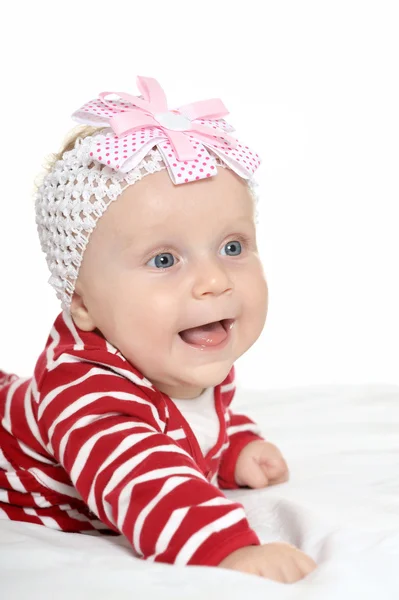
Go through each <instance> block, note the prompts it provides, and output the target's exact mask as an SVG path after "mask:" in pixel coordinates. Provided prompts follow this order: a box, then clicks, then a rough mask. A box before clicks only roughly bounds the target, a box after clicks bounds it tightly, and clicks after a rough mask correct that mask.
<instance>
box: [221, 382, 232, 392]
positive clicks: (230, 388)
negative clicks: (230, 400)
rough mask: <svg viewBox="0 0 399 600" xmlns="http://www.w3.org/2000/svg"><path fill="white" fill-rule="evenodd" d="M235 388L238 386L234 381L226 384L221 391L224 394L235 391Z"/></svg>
mask: <svg viewBox="0 0 399 600" xmlns="http://www.w3.org/2000/svg"><path fill="white" fill-rule="evenodd" d="M235 387H236V384H235V382H234V381H232V382H231V383H226V384H225V385H222V386H220V391H221V392H222V394H224V393H225V392H231V390H234V389H235Z"/></svg>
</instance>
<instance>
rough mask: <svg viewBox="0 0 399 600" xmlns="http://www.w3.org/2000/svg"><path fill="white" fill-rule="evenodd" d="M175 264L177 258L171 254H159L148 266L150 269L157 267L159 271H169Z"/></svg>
mask: <svg viewBox="0 0 399 600" xmlns="http://www.w3.org/2000/svg"><path fill="white" fill-rule="evenodd" d="M152 261H154V263H155V264H154V263H153V264H151V262H152ZM174 264H175V258H174V256H173V254H171V253H170V252H162V253H161V254H157V255H156V256H154V257H153V258H151V260H149V261H148V263H147V265H149V266H150V267H157V268H158V269H167V268H168V267H173V265H174Z"/></svg>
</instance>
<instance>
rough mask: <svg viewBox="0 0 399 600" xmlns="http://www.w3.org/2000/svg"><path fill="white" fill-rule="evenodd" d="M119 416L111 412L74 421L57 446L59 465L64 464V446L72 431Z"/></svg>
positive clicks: (86, 416)
mask: <svg viewBox="0 0 399 600" xmlns="http://www.w3.org/2000/svg"><path fill="white" fill-rule="evenodd" d="M119 414H120V413H117V412H111V413H105V414H104V415H85V416H84V417H81V418H80V419H78V420H77V421H75V423H74V424H73V425H72V427H70V429H68V431H67V432H66V433H65V434H64V435H63V437H62V438H61V441H60V446H59V450H58V454H59V457H60V463H61V464H64V452H65V448H66V445H67V443H68V440H69V437H70V435H71V433H72V431H75V429H80V428H81V427H85V426H86V425H90V424H91V423H94V422H95V421H101V419H105V418H107V417H110V416H113V415H119Z"/></svg>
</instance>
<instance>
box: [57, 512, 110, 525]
mask: <svg viewBox="0 0 399 600" xmlns="http://www.w3.org/2000/svg"><path fill="white" fill-rule="evenodd" d="M60 508H61V507H60ZM65 512H66V513H67V515H68V517H71V519H76V521H83V522H86V523H90V525H92V526H93V527H94V528H95V529H105V528H107V529H109V527H108V526H107V525H105V524H104V523H102V522H101V521H99V520H98V519H90V518H89V517H87V516H86V515H84V514H83V513H81V512H79V511H78V510H77V509H76V508H69V509H68V510H66V511H65Z"/></svg>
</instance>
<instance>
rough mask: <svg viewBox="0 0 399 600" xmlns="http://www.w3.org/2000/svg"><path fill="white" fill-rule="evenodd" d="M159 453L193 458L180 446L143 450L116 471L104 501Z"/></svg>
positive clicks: (104, 494)
mask: <svg viewBox="0 0 399 600" xmlns="http://www.w3.org/2000/svg"><path fill="white" fill-rule="evenodd" d="M138 435H142V436H143V437H144V436H146V437H148V435H153V434H152V433H150V434H137V436H138ZM158 452H162V453H164V454H169V453H174V454H183V456H188V457H189V458H190V460H191V461H192V458H191V456H190V455H189V454H187V452H185V451H184V450H183V449H182V448H180V447H179V446H171V445H170V444H165V445H163V446H155V447H154V448H148V449H147V450H143V452H139V453H138V454H136V455H135V456H132V458H130V459H128V460H127V461H125V462H124V463H123V464H122V465H120V466H119V467H118V468H117V469H115V471H114V472H113V473H112V477H111V479H110V480H109V482H108V483H107V485H106V486H105V488H104V490H103V494H102V497H103V499H105V497H106V496H107V495H108V494H110V493H111V492H112V490H114V489H115V488H116V486H117V485H118V484H119V483H120V482H121V481H122V479H124V477H126V475H127V474H128V473H130V472H131V471H133V469H134V468H135V467H136V466H137V465H139V464H140V463H142V462H143V461H144V460H145V459H146V458H147V457H148V456H151V454H155V453H158ZM172 472H173V469H172ZM92 489H93V488H92ZM103 504H104V510H105V512H106V514H107V516H108V517H109V519H111V510H110V507H109V503H107V502H103ZM106 505H108V506H106ZM93 512H95V513H96V514H97V512H98V511H96V510H94V511H93Z"/></svg>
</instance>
